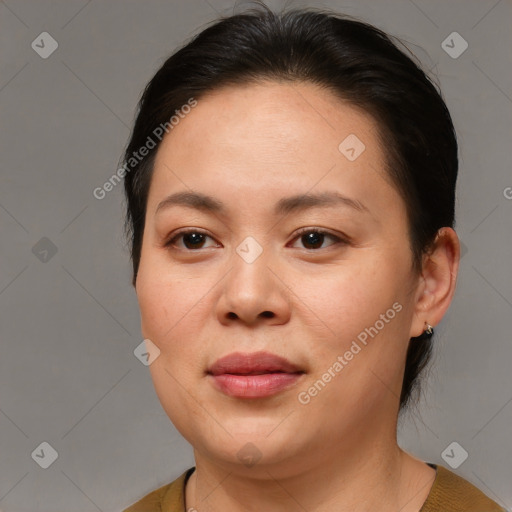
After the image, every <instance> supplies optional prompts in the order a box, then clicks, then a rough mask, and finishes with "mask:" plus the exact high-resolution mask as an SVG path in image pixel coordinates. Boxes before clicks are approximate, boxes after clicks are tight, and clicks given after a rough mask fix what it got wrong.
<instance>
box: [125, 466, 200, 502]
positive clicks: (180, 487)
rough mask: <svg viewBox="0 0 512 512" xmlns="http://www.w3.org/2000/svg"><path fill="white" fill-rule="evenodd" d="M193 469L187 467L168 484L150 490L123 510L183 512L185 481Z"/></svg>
mask: <svg viewBox="0 0 512 512" xmlns="http://www.w3.org/2000/svg"><path fill="white" fill-rule="evenodd" d="M194 469H195V468H190V469H188V470H187V471H185V472H184V473H182V474H181V475H180V476H179V477H178V478H177V479H176V480H174V481H173V482H171V483H170V484H167V485H164V486H162V487H159V488H158V489H156V490H154V491H152V492H150V493H149V494H147V495H146V496H144V497H143V498H142V499H140V500H139V501H137V503H134V504H133V505H131V506H130V507H128V508H127V509H125V510H123V512H183V511H184V510H185V498H184V494H185V483H186V481H187V479H188V477H189V476H190V475H191V474H192V472H193V471H194Z"/></svg>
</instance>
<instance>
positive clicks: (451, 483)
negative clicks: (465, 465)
mask: <svg viewBox="0 0 512 512" xmlns="http://www.w3.org/2000/svg"><path fill="white" fill-rule="evenodd" d="M436 469H437V475H436V478H435V480H434V484H433V485H432V489H431V490H430V494H429V495H428V498H427V501H426V502H425V503H424V505H423V507H421V510H420V512H438V511H439V510H442V511H443V512H506V511H505V509H504V508H502V507H500V506H499V505H498V504H497V503H496V502H494V501H492V500H491V499H490V498H488V497H487V496H486V495H485V494H484V493H483V492H482V491H480V490H479V489H477V488H476V487H475V486H474V485H473V484H471V483H470V482H468V481H467V480H465V479H464V478H461V477H460V476H458V475H456V474H455V473H453V472H452V471H450V470H448V469H446V468H445V467H443V466H439V465H437V467H436Z"/></svg>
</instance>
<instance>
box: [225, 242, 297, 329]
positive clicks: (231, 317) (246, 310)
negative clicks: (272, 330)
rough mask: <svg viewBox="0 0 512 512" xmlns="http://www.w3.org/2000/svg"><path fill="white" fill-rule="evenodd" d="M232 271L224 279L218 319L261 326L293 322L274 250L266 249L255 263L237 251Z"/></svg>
mask: <svg viewBox="0 0 512 512" xmlns="http://www.w3.org/2000/svg"><path fill="white" fill-rule="evenodd" d="M230 263H231V264H232V268H231V270H230V271H229V272H228V274H227V275H226V278H225V279H223V280H222V290H221V295H220V297H219V300H218V302H217V317H218V320H219V321H220V322H221V323H222V324H224V325H229V324H232V323H236V322H239V323H242V324H246V325H248V326H254V325H256V324H258V323H266V324H268V325H281V324H284V323H286V322H288V321H289V319H290V304H291V303H290V298H289V296H288V294H287V289H286V286H285V285H284V284H283V281H282V279H279V277H278V276H277V275H276V274H277V272H276V270H275V269H276V268H277V267H278V265H277V264H275V262H272V261H271V257H270V251H269V250H264V251H263V252H262V254H261V255H260V256H259V257H258V258H257V259H256V260H255V261H252V262H248V261H246V260H244V259H243V258H242V257H241V256H239V254H237V253H236V252H234V254H233V257H232V258H231V262H230Z"/></svg>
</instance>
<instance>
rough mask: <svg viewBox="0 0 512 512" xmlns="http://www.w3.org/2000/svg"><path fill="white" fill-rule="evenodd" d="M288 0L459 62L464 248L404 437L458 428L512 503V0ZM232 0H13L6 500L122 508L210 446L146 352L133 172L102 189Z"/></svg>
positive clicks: (6, 176) (1, 156)
mask: <svg viewBox="0 0 512 512" xmlns="http://www.w3.org/2000/svg"><path fill="white" fill-rule="evenodd" d="M269 5H270V6H272V7H274V8H280V7H282V6H283V5H284V4H283V3H281V2H269ZM288 5H290V6H304V5H311V6H313V5H314V6H319V7H332V8H334V9H336V10H339V11H341V12H345V13H347V14H351V15H354V16H360V17H362V18H363V19H365V20H367V21H369V22H372V23H374V24H376V25H378V26H379V27H381V28H383V29H384V30H386V31H389V32H391V33H392V34H395V35H397V36H399V37H402V38H404V39H405V40H407V41H408V42H409V43H411V48H413V50H415V51H416V52H417V55H418V56H419V58H420V59H421V60H422V62H423V63H424V66H425V67H426V68H428V69H432V71H433V72H435V73H436V74H437V75H438V76H439V81H440V84H441V86H442V89H443V92H444V96H445V98H446V101H447V104H448V107H449V108H450V110H451V112H452V115H453V118H454V122H455V125H456V129H457V130H458V135H459V140H460V149H461V152H460V156H461V158H460V163H461V169H460V180H459V186H458V204H457V208H458V215H457V217H458V224H457V228H458V232H459V235H460V237H461V239H462V241H463V244H464V255H463V258H462V262H461V269H460V280H459V285H458V290H457V293H456V297H455V300H454V303H453V306H452V308H451V310H450V312H449V314H448V315H447V317H446V318H445V320H444V321H443V322H442V324H441V325H440V326H439V328H438V329H437V338H436V344H437V349H436V354H435V358H434V361H433V365H432V367H431V370H430V372H429V374H430V377H429V380H428V382H426V383H425V386H424V397H423V401H422V402H421V404H420V406H419V407H418V408H416V409H413V410H412V411H411V412H410V413H408V414H407V415H406V416H405V417H404V418H403V421H402V423H401V426H400V431H399V440H400V443H401V445H402V446H403V447H404V448H405V449H408V450H410V451H411V452H412V453H414V454H416V456H418V457H419V458H422V459H423V460H426V461H430V462H434V463H440V464H443V465H444V466H446V467H449V466H448V464H447V463H446V461H445V460H443V457H442V455H441V454H442V453H443V451H444V450H445V448H446V447H447V446H448V445H449V444H450V443H452V442H453V441H457V442H458V443H459V444H460V445H461V446H462V447H463V448H464V449H465V450H466V451H467V452H468V458H467V460H466V461H465V462H464V463H463V464H462V465H461V466H460V467H459V468H458V469H457V470H456V472H457V473H458V474H460V475H461V476H463V477H465V478H467V479H468V480H470V481H471V482H473V483H475V484H476V485H477V486H478V487H480V488H482V489H483V490H484V491H485V492H486V493H487V494H489V495H490V496H491V497H492V498H493V499H495V500H496V501H498V502H499V503H501V504H503V505H505V506H507V507H508V508H510V507H512V485H511V475H512V450H511V441H510V439H511V436H510V433H511V424H512V423H511V421H512V403H511V401H512V385H511V372H510V362H511V361H512V348H511V344H510V334H509V333H510V318H511V314H512V311H511V308H512V283H511V280H512V279H511V278H512V272H511V267H510V262H511V261H512V254H511V252H512V251H511V248H512V244H511V233H512V230H511V229H510V227H511V226H510V210H511V208H512V200H510V197H511V195H512V189H510V188H507V187H512V176H511V174H510V169H511V157H510V154H511V153H510V143H511V141H510V128H511V124H512V100H511V96H512V93H511V89H512V87H511V86H512V74H511V69H512V63H511V56H512V53H511V52H510V48H512V41H511V39H512V36H511V30H510V26H511V25H510V23H511V20H512V16H511V15H512V2H511V1H510V0H508V1H507V0H501V1H496V0H485V1H482V0H480V1H476V0H472V1H467V0H459V1H445V0H434V1H426V0H424V1H422V0H415V1H408V0H387V1H385V2H370V1H362V2H361V1H358V2H356V1H349V2H341V1H338V2H336V1H332V2H323V3H319V2H318V3H316V2H303V3H299V2H288ZM232 9H233V2H232V1H228V0H226V1H223V0H208V1H206V0H187V1H186V2H185V1H173V2H170V1H163V0H162V1H157V0H152V1H144V2H143V1H133V0H131V1H126V0H123V1H121V0H114V1H100V0H92V1H86V0H73V1H69V0H66V1H64V0H61V1H48V0H44V1H41V0H38V1H36V0H32V1H29V0H3V1H0V20H1V21H0V23H1V25H0V42H1V68H0V69H1V74H0V115H1V121H2V139H1V152H0V172H1V186H0V222H1V246H0V311H1V318H0V329H1V334H0V335H1V338H0V339H1V354H0V510H3V511H8V512H11V511H16V512H18V511H27V512H28V511H30V512H35V511H59V510H61V511H62V510H66V511H68V512H79V511H94V510H101V511H110V510H112V511H115V510H120V509H122V508H123V507H125V506H127V505H128V504H130V503H132V502H134V501H135V500H136V499H138V498H140V497H141V496H142V495H143V494H145V493H147V492H149V491H150V490H153V489H154V488H156V487H158V486H160V485H163V484H165V483H167V482H170V481H171V480H173V479H174V478H176V477H177V476H178V475H179V474H180V473H181V472H182V471H184V470H185V469H186V468H188V467H191V466H192V465H193V457H192V450H191V447H190V446H189V445H188V444H187V443H186V442H185V441H184V440H183V439H182V438H181V436H180V435H179V434H178V433H177V431H176V430H175V429H174V427H173V426H172V424H171V423H170V421H169V420H168V418H167V416H166V415H165V413H164V411H163V410H162V408H161V407H160V404H159V402H158V400H157V398H156V395H155V393H154V391H153V387H152V383H151V379H150V374H149V370H148V368H147V367H145V366H144V365H143V364H142V363H141V362H139V360H138V359H136V357H135V356H134V354H133V351H134V349H135V347H137V345H138V344H139V343H140V342H141V340H142V338H141V336H140V325H139V314H138V309H137V304H136V299H135V294H134V291H133V289H132V288H131V285H130V267H129V260H128V253H127V251H126V247H125V243H124V240H123V234H122V213H123V212H122V185H118V186H117V187H116V188H115V189H114V190H113V191H112V192H110V193H109V194H108V195H107V197H105V199H103V200H97V199H95V198H94V197H93V195H92V191H93V189H94V188H96V187H98V186H101V185H102V184H103V183H104V182H105V180H106V179H108V178H109V177H110V176H111V175H112V173H113V172H115V170H116V169H117V163H118V159H119V157H120V155H121V153H122V150H123V147H124V144H125V142H126V140H127V137H128V135H129V128H130V126H131V123H132V121H133V118H134V112H135V105H136V101H137V99H138V97H139V94H140V92H141V90H142V88H143V86H144V85H145V83H146V82H147V81H148V80H149V79H150V78H151V76H152V75H153V73H154V72H155V71H156V69H157V68H158V67H159V65H161V64H162V62H163V60H164V58H165V57H166V56H168V55H169V54H170V53H171V52H172V51H173V50H174V49H175V48H176V47H177V45H178V44H180V43H181V42H182V41H184V40H185V39H187V38H188V37H190V36H191V35H193V34H195V33H197V32H198V31H199V30H200V29H201V27H204V24H205V23H207V22H209V21H211V20H212V19H213V18H215V17H216V16H217V15H218V14H229V13H230V12H231V11H232ZM43 31H47V32H49V33H50V34H51V36H52V37H53V38H54V39H55V40H56V41H57V42H58V45H59V46H58V49H57V50H56V51H55V52H54V53H53V54H52V55H50V56H49V57H48V58H47V59H43V58H41V57H40V56H39V54H38V53H36V51H34V50H33V49H32V47H31V43H32V41H34V40H36V42H37V41H38V40H39V41H40V39H37V37H38V36H39V34H41V32H43ZM454 31H456V32H458V33H460V34H461V36H462V37H463V38H464V39H465V40H466V41H467V42H468V45H469V47H468V49H467V50H466V51H465V52H464V53H463V54H462V55H460V56H459V57H458V58H456V59H454V58H452V57H451V56H449V55H448V54H447V53H446V52H445V51H444V50H443V48H442V46H441V44H442V42H443V41H444V40H445V39H446V38H447V36H448V35H449V34H451V33H452V32H454ZM453 44H455V43H453ZM457 44H458V43H457ZM415 45H417V46H418V47H420V48H423V49H424V50H421V49H420V48H416V47H415ZM45 47H46V48H48V46H45ZM456 49H457V47H456ZM42 237H47V238H48V239H49V240H51V242H52V244H53V245H54V246H55V248H56V249H57V252H56V253H55V254H53V255H52V251H51V249H52V246H51V245H50V244H49V243H48V241H45V240H43V241H42V242H39V241H40V239H41V238H42ZM38 242H39V245H36V244H37V243H38ZM34 246H36V248H35V249H33V247H34ZM44 250H47V251H49V252H48V253H44ZM45 259H46V261H44V260H45ZM43 441H45V442H48V443H49V444H50V445H51V446H52V447H53V448H54V449H55V450H56V451H57V452H58V458H57V459H56V460H55V462H54V463H53V464H52V465H51V466H50V467H49V468H48V469H43V468H41V467H40V466H39V465H38V464H37V463H36V459H37V457H34V458H33V457H31V453H32V452H33V451H34V450H35V449H36V448H37V447H38V446H39V445H40V443H41V442H43ZM39 450H40V449H39ZM457 450H459V449H458V448H457ZM43 453H44V456H42V455H41V452H40V451H39V454H40V459H39V460H42V459H43V458H45V457H49V452H48V450H46V452H43ZM457 456H460V453H459V454H458V455H457Z"/></svg>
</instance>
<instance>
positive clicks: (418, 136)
mask: <svg viewBox="0 0 512 512" xmlns="http://www.w3.org/2000/svg"><path fill="white" fill-rule="evenodd" d="M262 80H274V81H307V82H312V83H315V84H319V85H321V86H323V87H325V88H326V89H329V90H330V91H332V92H334V93H335V94H336V95H337V96H338V97H340V98H342V99H343V100H345V101H347V102H348V103H349V104H351V105H353V106H356V107H359V108H361V109H363V110H364V111H366V112H367V113H369V114H370V115H371V116H372V117H373V118H374V119H375V120H376V121H377V123H378V125H379V127H380V138H381V142H382V147H383V149H384V152H385V156H386V160H387V171H388V174H389V176H390V178H391V180H392V181H393V183H394V184H395V186H396V187H397V190H398V191H399V192H400V194H401V196H402V198H403V200H404V202H405V205H406V208H407V212H408V219H409V234H410V244H411V250H412V253H413V261H414V267H415V269H416V270H418V271H419V269H420V268H421V262H422V257H423V255H424V254H425V253H426V252H427V251H428V249H429V247H430V246H431V244H432V242H433V241H434V239H435V236H436V233H437V231H438V230H439V229H440V228H442V227H444V226H450V227H452V226H453V223H454V207H455V184H456V178H457V169H458V159H457V140H456V135H455V131H454V127H453V123H452V120H451V117H450V114H449V112H448V109H447V107H446V105H445V103H444V101H443V99H442V97H441V93H440V91H439V88H438V87H437V86H436V85H434V84H433V83H432V81H431V80H430V79H429V78H428V77H427V75H426V74H425V73H424V72H423V71H422V70H421V68H420V67H419V66H418V65H417V64H416V63H415V61H414V60H413V58H411V56H409V55H407V54H406V53H405V52H404V51H402V50H401V49H399V47H398V46H397V45H396V44H395V43H394V42H393V41H392V39H391V37H390V36H388V35H387V34H385V33H384V32H382V31H381V30H379V29H377V28H375V27H374V26H371V25H369V24H367V23H364V22H362V21H359V20H355V19H351V18H348V17H347V16H343V15H340V14H337V13H332V12H325V11H317V10H310V9H308V10H302V9H301V10H292V11H288V12H284V13H281V14H277V13H274V12H272V11H270V10H269V9H268V8H266V7H265V6H261V5H260V6H259V8H257V9H252V10H250V11H247V12H245V13H241V14H237V15H234V16H230V17H227V18H222V19H220V20H217V21H216V22H214V24H213V25H211V26H209V27H208V28H206V29H205V30H203V31H202V32H201V33H200V34H198V35H197V36H196V37H195V38H193V39H192V41H190V42H189V43H188V44H186V45H185V46H184V47H182V48H181V49H179V50H178V51H177V52H175V53H174V54H173V55H172V56H171V57H169V58H168V59H167V60H166V62H165V63H164V64H163V66H162V67H161V68H160V69H159V70H158V72H157V73H156V74H155V76H154V77H153V78H152V79H151V81H150V82H149V83H148V85H147V87H146V88H145V90H144V93H143V95H142V98H141V100H140V102H139V108H138V114H137V118H136V121H135V125H134V129H133V133H132V135H131V139H130V141H129V143H128V146H127V149H126V152H125V155H124V159H125V163H126V162H128V161H129V159H130V158H132V157H133V153H134V152H137V151H138V150H139V149H140V148H141V147H143V146H144V145H145V144H146V142H147V140H148V137H150V136H151V134H152V133H153V132H154V130H155V128H156V127H158V126H163V125H164V124H165V123H168V122H169V119H170V118H171V117H172V116H173V115H174V114H175V112H176V110H179V109H180V108H181V107H182V106H183V105H185V104H187V102H188V101H189V100H190V98H195V99H196V100H198V99H199V98H200V97H201V96H202V95H204V94H206V93H208V92H211V91H213V90H216V89H218V88H220V87H222V86H225V85H236V84H247V83H252V82H258V81H262ZM158 147H159V141H157V143H156V144H155V147H154V148H153V149H151V150H150V151H149V153H148V154H147V155H146V156H145V157H144V158H143V159H141V160H140V162H137V163H136V165H134V166H133V168H132V169H131V170H129V172H127V174H126V177H125V192H126V198H127V215H126V221H127V224H126V226H127V233H128V237H129V240H130V244H131V257H132V263H133V283H134V284H135V282H136V279H137V270H138V267H139V261H140V254H141V246H142V239H143V234H144V220H145V213H146V202H147V197H148V191H149V185H150V181H151V175H152V170H153V162H154V158H155V154H156V152H157V150H158ZM431 351H432V340H431V337H430V336H428V335H422V336H420V337H418V338H413V339H412V340H411V341H410V343H409V348H408V351H407V357H406V362H405V373H404V380H403V386H402V392H401V396H400V408H401V409H402V408H403V407H404V406H405V405H406V404H407V403H408V401H409V399H410V397H411V392H412V391H413V389H414V387H415V386H416V385H417V383H418V379H417V378H418V375H419V373H420V372H421V370H422V369H423V368H424V367H425V365H426V364H427V362H428V360H429V358H430V354H431Z"/></svg>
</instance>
